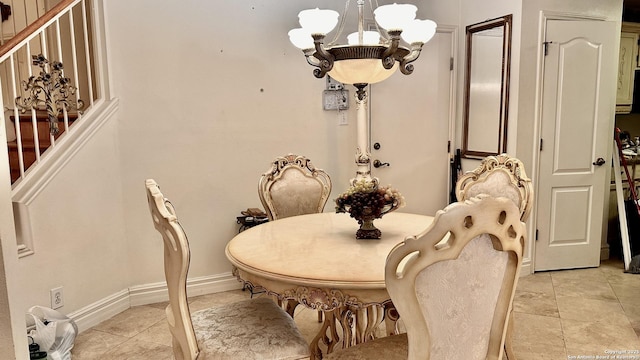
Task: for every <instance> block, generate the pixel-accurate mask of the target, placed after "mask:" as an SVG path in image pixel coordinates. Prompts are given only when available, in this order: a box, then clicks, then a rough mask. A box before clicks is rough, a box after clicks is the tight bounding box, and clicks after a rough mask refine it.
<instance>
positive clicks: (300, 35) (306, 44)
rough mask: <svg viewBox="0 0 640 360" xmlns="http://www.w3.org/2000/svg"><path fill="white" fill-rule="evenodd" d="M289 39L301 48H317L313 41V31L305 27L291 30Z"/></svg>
mask: <svg viewBox="0 0 640 360" xmlns="http://www.w3.org/2000/svg"><path fill="white" fill-rule="evenodd" d="M289 41H291V43H292V44H293V45H294V46H295V47H297V48H298V49H301V50H306V49H313V48H315V44H314V43H313V38H312V37H311V33H310V32H308V31H307V30H305V29H303V28H298V29H292V30H290V31H289Z"/></svg>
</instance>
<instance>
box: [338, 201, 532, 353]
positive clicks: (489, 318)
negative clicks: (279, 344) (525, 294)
mask: <svg viewBox="0 0 640 360" xmlns="http://www.w3.org/2000/svg"><path fill="white" fill-rule="evenodd" d="M524 241H525V225H524V223H522V222H521V221H520V212H519V211H518V208H517V207H516V206H515V205H514V204H513V202H512V201H511V200H509V199H506V198H494V197H491V196H488V195H481V196H479V197H476V198H471V199H470V200H467V201H464V202H456V203H453V204H451V205H449V206H447V207H446V208H445V209H444V210H441V211H438V213H437V214H436V216H435V219H434V222H433V223H432V225H431V226H429V228H427V229H426V230H425V231H424V232H422V233H421V234H418V235H416V236H410V237H407V238H406V239H405V241H403V242H402V243H400V244H398V245H396V246H395V247H394V248H393V249H392V250H391V252H390V253H389V255H388V256H387V262H386V266H385V283H386V287H387V291H388V292H389V295H390V296H391V300H392V301H393V304H394V305H395V307H396V310H397V311H398V313H399V314H400V319H402V321H403V323H404V325H405V328H406V333H404V334H400V335H390V336H386V337H382V338H378V339H375V340H371V341H368V342H364V343H361V344H358V345H356V346H354V347H350V348H346V349H344V350H338V351H334V352H332V353H331V354H329V355H328V356H327V357H326V359H327V360H337V359H339V360H356V359H358V360H364V359H387V360H390V359H403V360H404V359H409V360H426V359H430V360H442V359H446V360H480V359H482V360H485V359H495V360H497V359H502V356H503V346H504V340H505V336H506V331H507V323H508V319H509V317H508V314H509V309H511V307H512V303H513V297H514V294H515V289H516V284H517V281H518V273H519V271H520V267H521V265H522V249H523V246H524Z"/></svg>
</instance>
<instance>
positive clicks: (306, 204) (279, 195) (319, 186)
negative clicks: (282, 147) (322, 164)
mask: <svg viewBox="0 0 640 360" xmlns="http://www.w3.org/2000/svg"><path fill="white" fill-rule="evenodd" d="M329 194H331V178H330V177H329V175H327V173H326V172H324V171H323V170H321V169H316V167H315V166H313V164H312V163H311V160H309V159H307V158H306V157H304V156H301V155H294V154H288V155H285V156H279V157H277V158H276V159H275V160H274V161H273V162H272V163H271V168H270V169H269V170H268V171H267V172H265V173H264V174H263V175H262V176H261V177H260V181H259V182H258V195H259V196H260V201H261V202H262V205H263V206H264V208H265V211H266V213H267V216H268V217H269V220H277V219H282V218H286V217H289V216H296V215H304V214H313V213H320V212H322V211H323V210H324V206H325V204H326V203H327V200H328V199H329Z"/></svg>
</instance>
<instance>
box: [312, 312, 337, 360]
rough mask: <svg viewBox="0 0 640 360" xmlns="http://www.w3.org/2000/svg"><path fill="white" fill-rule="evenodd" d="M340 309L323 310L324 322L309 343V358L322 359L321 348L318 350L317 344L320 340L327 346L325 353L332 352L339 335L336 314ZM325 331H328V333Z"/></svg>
mask: <svg viewBox="0 0 640 360" xmlns="http://www.w3.org/2000/svg"><path fill="white" fill-rule="evenodd" d="M340 311H341V310H340V309H334V310H331V311H325V312H324V322H323V323H322V327H321V328H320V331H318V335H316V337H315V338H313V340H311V343H310V344H309V349H310V350H311V360H314V359H318V360H320V359H322V350H320V346H319V343H320V341H321V340H322V343H323V344H325V345H326V346H327V353H330V352H332V351H333V348H334V347H335V346H336V344H337V343H338V342H339V341H340V336H339V335H338V331H337V327H336V323H337V322H336V316H339V314H340ZM327 332H328V333H329V334H328V335H327Z"/></svg>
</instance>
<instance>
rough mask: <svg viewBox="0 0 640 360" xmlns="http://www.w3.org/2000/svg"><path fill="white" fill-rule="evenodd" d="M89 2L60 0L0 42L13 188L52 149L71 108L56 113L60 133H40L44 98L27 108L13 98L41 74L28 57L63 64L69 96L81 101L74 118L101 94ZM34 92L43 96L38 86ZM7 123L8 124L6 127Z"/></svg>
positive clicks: (66, 130)
mask: <svg viewBox="0 0 640 360" xmlns="http://www.w3.org/2000/svg"><path fill="white" fill-rule="evenodd" d="M94 6H96V4H95V2H93V1H90V0H62V1H61V2H60V3H58V4H57V5H55V6H54V7H53V8H52V9H50V10H49V11H47V12H46V13H45V14H44V15H43V16H42V17H40V18H38V19H37V20H36V21H35V22H33V23H32V24H30V25H28V26H27V27H26V28H24V29H23V30H22V31H20V32H19V33H18V34H16V36H14V37H13V38H11V39H10V40H8V41H6V42H5V43H4V44H3V45H2V46H0V78H2V82H1V83H0V90H1V91H2V102H3V104H4V106H3V107H4V111H5V116H4V117H5V121H10V119H12V120H13V122H12V124H13V127H14V128H15V142H14V143H9V144H8V146H9V162H10V167H11V168H12V179H11V180H12V184H13V186H14V188H15V187H16V186H17V185H19V184H20V183H21V182H24V181H25V179H26V178H27V177H28V176H29V174H30V173H32V172H33V171H34V169H35V168H36V167H37V166H38V164H39V163H40V162H41V159H42V157H44V156H45V155H46V154H47V153H50V152H52V151H53V149H54V148H55V147H56V145H57V142H58V141H62V140H63V139H64V138H65V137H68V136H69V135H70V133H72V132H73V126H71V125H70V120H69V119H70V114H69V113H68V111H67V110H66V109H62V113H61V114H60V115H59V116H60V120H61V123H62V125H61V126H60V130H59V133H58V134H55V135H54V134H53V133H49V132H48V131H47V132H46V133H45V131H46V128H43V127H42V125H41V124H42V122H41V121H39V120H41V116H40V113H41V112H42V111H44V110H46V107H47V106H48V105H47V104H45V103H42V102H41V103H40V104H41V105H42V108H31V109H30V111H27V112H26V113H25V112H24V110H21V109H20V108H19V107H18V106H16V98H23V99H24V97H28V96H34V92H33V91H31V90H28V89H25V86H26V83H27V82H28V81H29V78H30V77H37V76H39V75H41V69H39V68H38V64H36V63H34V62H32V58H33V57H38V56H40V57H44V58H46V59H48V62H49V64H48V65H47V67H48V68H50V67H51V65H52V64H53V62H56V63H62V64H63V70H62V71H63V74H64V77H65V78H68V79H69V80H70V83H71V84H70V85H71V86H72V87H73V88H75V89H76V91H75V94H74V95H73V96H74V97H75V99H70V100H71V101H73V102H78V101H79V102H81V103H84V107H83V108H82V109H81V110H80V111H78V112H77V114H75V115H74V116H73V119H72V121H73V120H75V121H73V124H75V123H76V122H77V121H80V120H81V118H82V116H83V114H85V113H87V111H90V109H91V108H92V107H93V106H94V104H95V102H96V101H98V100H100V96H101V95H100V94H99V89H98V87H97V86H96V81H95V79H94V76H96V71H95V67H94V57H95V55H96V49H95V48H94V45H95V44H94V40H95V38H94V37H93V35H92V29H93V26H94V24H95V21H93V20H94V19H93V16H92V11H91V9H92V8H93V7H94ZM43 69H44V68H43ZM45 71H46V70H45ZM45 75H46V74H45ZM30 91H31V93H30ZM35 95H37V96H43V94H42V92H41V93H39V94H35ZM56 115H57V114H56ZM76 117H77V119H76ZM49 120H50V119H49ZM12 124H9V127H8V128H9V129H10V128H11V125H12ZM47 134H48V135H47ZM8 135H11V134H8ZM31 141H33V143H32V144H31ZM27 142H29V144H27Z"/></svg>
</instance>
